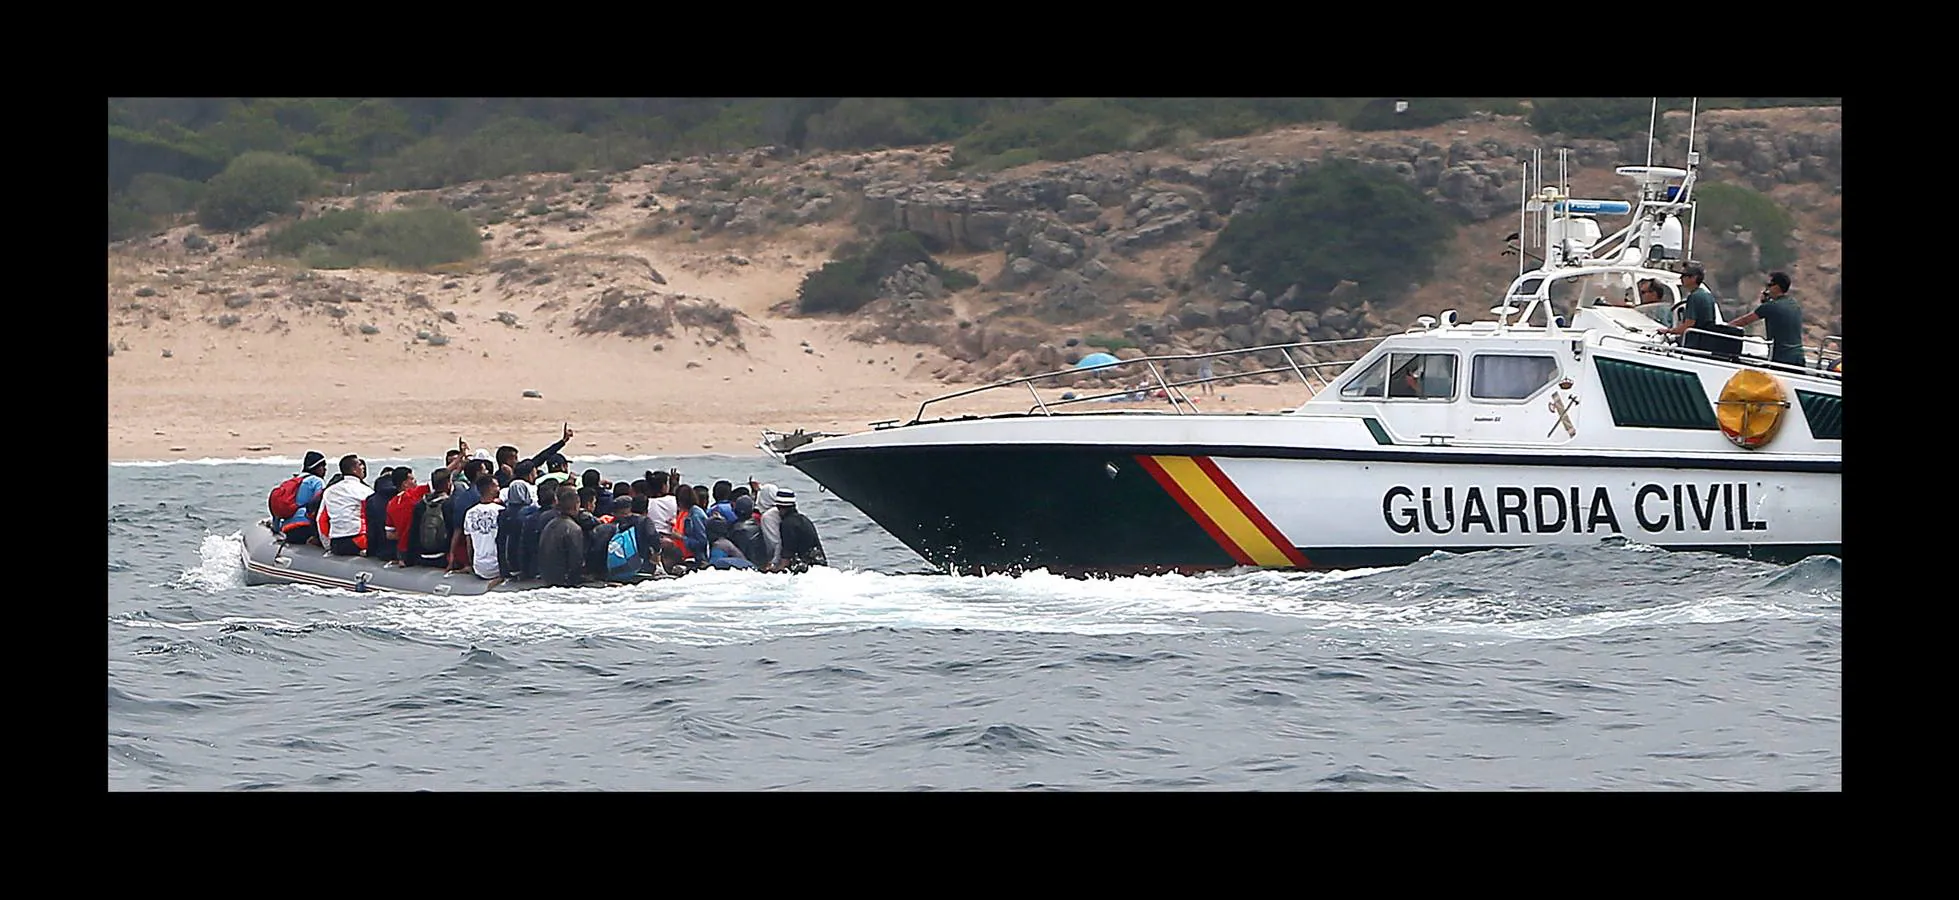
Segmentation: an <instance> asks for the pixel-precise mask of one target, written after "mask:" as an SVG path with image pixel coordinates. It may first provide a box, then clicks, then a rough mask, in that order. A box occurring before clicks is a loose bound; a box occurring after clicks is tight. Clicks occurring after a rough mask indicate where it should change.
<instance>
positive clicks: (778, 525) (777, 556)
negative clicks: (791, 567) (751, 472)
mask: <svg viewBox="0 0 1959 900" xmlns="http://www.w3.org/2000/svg"><path fill="white" fill-rule="evenodd" d="M778 491H780V488H777V487H776V486H775V485H773V484H765V485H762V487H761V488H760V489H759V490H757V491H756V492H755V509H756V510H757V513H756V517H757V518H756V521H758V522H760V523H761V524H762V546H763V549H765V550H767V551H768V558H767V559H764V560H761V561H760V564H761V566H762V567H763V568H765V569H768V570H770V571H774V570H775V567H776V565H777V564H779V563H781V562H782V511H781V510H779V509H777V508H776V506H775V498H776V494H777V492H778Z"/></svg>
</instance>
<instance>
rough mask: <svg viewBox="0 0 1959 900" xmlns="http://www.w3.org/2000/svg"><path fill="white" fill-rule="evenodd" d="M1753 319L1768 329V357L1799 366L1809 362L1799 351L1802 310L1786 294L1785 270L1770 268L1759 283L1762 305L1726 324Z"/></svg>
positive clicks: (1735, 323) (1801, 339)
mask: <svg viewBox="0 0 1959 900" xmlns="http://www.w3.org/2000/svg"><path fill="white" fill-rule="evenodd" d="M1756 319H1760V320H1762V323H1763V325H1762V330H1763V331H1766V332H1767V333H1768V339H1769V360H1770V361H1771V362H1776V363H1780V364H1782V365H1785V366H1796V367H1798V368H1801V367H1803V366H1807V365H1808V364H1809V360H1808V357H1807V356H1806V355H1805V354H1804V353H1803V311H1802V307H1800V306H1797V305H1796V298H1794V297H1791V296H1789V273H1787V272H1771V273H1769V280H1768V283H1766V284H1764V285H1762V305H1760V306H1757V307H1755V311H1754V312H1751V313H1748V314H1746V315H1744V316H1742V317H1741V318H1739V319H1736V320H1734V321H1733V322H1730V323H1728V324H1730V325H1734V326H1736V327H1740V326H1743V325H1747V324H1748V323H1750V322H1753V321H1755V320H1756Z"/></svg>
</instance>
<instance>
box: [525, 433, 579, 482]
mask: <svg viewBox="0 0 1959 900" xmlns="http://www.w3.org/2000/svg"><path fill="white" fill-rule="evenodd" d="M574 433H575V432H573V431H572V430H571V426H569V425H567V426H565V436H564V437H561V438H559V439H558V442H557V443H555V444H552V445H551V446H549V447H546V448H544V449H542V450H539V451H537V454H536V455H535V456H532V457H531V458H530V459H527V460H525V462H528V463H530V464H531V465H533V466H541V465H544V462H543V460H546V459H549V458H550V457H551V454H553V453H556V452H558V451H560V450H563V449H564V448H565V444H568V443H570V442H571V436H572V435H573V434H574ZM540 474H542V473H540Z"/></svg>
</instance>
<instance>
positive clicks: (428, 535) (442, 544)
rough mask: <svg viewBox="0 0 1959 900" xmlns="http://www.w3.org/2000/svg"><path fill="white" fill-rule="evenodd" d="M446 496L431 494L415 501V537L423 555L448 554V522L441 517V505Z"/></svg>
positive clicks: (447, 499) (444, 501) (445, 500)
mask: <svg viewBox="0 0 1959 900" xmlns="http://www.w3.org/2000/svg"><path fill="white" fill-rule="evenodd" d="M448 501H449V498H448V497H447V496H443V497H437V496H435V495H433V494H431V495H429V496H427V497H423V498H422V499H420V500H417V501H415V537H416V541H415V542H416V543H417V544H419V545H421V546H420V550H421V552H423V553H447V552H449V522H448V520H447V519H444V518H443V517H442V506H441V504H443V503H447V502H448Z"/></svg>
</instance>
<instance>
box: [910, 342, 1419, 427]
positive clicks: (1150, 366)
mask: <svg viewBox="0 0 1959 900" xmlns="http://www.w3.org/2000/svg"><path fill="white" fill-rule="evenodd" d="M1384 337H1386V336H1385V335H1377V336H1375V337H1364V338H1342V339H1339V340H1328V341H1298V342H1294V343H1289V344H1265V345H1261V346H1257V347H1240V348H1237V349H1233V350H1214V351H1211V352H1209V353H1172V354H1162V355H1158V356H1139V357H1137V358H1135V359H1121V360H1117V361H1115V362H1110V363H1103V364H1101V365H1095V366H1074V367H1070V368H1066V369H1059V370H1056V371H1053V372H1043V373H1041V374H1038V375H1026V376H1022V377H1020V378H1010V379H1007V380H1005V381H996V382H994V383H992V384H984V385H980V386H979V387H972V388H966V389H964V390H959V391H953V392H951V393H948V394H941V395H939V396H937V397H932V398H930V399H928V400H926V401H924V402H923V403H920V404H918V414H917V415H916V416H913V417H912V420H911V422H910V423H908V424H917V423H919V422H922V421H924V420H925V411H926V409H928V408H930V407H931V406H933V405H934V404H940V403H945V402H948V401H951V400H957V399H959V398H962V397H970V396H973V395H975V394H981V393H986V392H989V391H998V390H1003V389H1010V388H1014V387H1018V386H1025V387H1026V388H1027V392H1028V393H1029V394H1030V395H1032V396H1033V398H1034V403H1033V405H1032V406H1030V407H1028V409H1027V412H1028V414H1029V415H1032V414H1034V413H1037V412H1038V413H1040V414H1042V415H1054V408H1055V407H1057V406H1069V405H1072V404H1077V403H1086V402H1089V401H1092V400H1109V399H1114V398H1120V397H1125V396H1134V395H1135V394H1136V393H1137V392H1138V391H1139V390H1141V391H1144V392H1148V391H1150V390H1152V389H1154V390H1160V391H1162V392H1163V396H1164V398H1165V399H1166V400H1168V401H1169V402H1170V405H1171V408H1172V409H1174V410H1175V411H1176V413H1177V414H1178V415H1183V414H1184V410H1185V408H1186V407H1188V408H1189V409H1191V410H1195V409H1196V408H1197V404H1196V402H1195V401H1193V400H1191V398H1190V396H1189V395H1188V394H1186V393H1184V390H1183V389H1184V388H1186V387H1193V386H1197V385H1204V384H1213V383H1219V382H1228V381H1237V380H1241V379H1246V378H1255V377H1260V376H1265V375H1274V374H1285V373H1291V374H1292V375H1294V376H1296V377H1297V378H1298V379H1299V381H1300V383H1301V384H1304V385H1305V386H1306V387H1308V388H1310V389H1312V390H1313V391H1314V392H1315V393H1317V392H1319V391H1321V390H1324V389H1325V388H1326V386H1327V385H1328V384H1329V383H1331V380H1332V378H1333V377H1335V376H1337V375H1338V374H1339V372H1333V373H1331V374H1330V375H1329V374H1326V373H1323V372H1322V371H1321V370H1323V369H1328V368H1332V367H1336V366H1337V367H1339V368H1340V369H1342V370H1344V369H1345V368H1346V367H1347V366H1350V365H1353V364H1354V363H1355V362H1356V361H1358V360H1359V359H1360V357H1361V356H1363V355H1365V352H1364V351H1365V348H1364V347H1363V348H1361V349H1362V351H1363V352H1361V353H1357V354H1355V355H1354V358H1353V359H1339V360H1321V359H1317V358H1315V357H1316V356H1317V354H1316V353H1315V352H1314V351H1317V350H1320V349H1323V348H1328V347H1351V346H1358V345H1368V346H1371V345H1373V344H1376V343H1379V342H1380V341H1381V340H1383V338H1384ZM1295 351H1305V353H1304V355H1305V356H1306V358H1305V359H1304V360H1301V359H1300V358H1299V357H1298V356H1296V355H1295ZM1262 353H1277V354H1278V355H1279V357H1280V358H1282V359H1284V360H1285V364H1284V365H1278V366H1269V365H1265V364H1261V366H1262V367H1261V368H1257V369H1248V370H1245V371H1241V372H1228V373H1224V374H1212V375H1209V376H1203V375H1199V376H1197V377H1194V378H1184V379H1178V380H1174V381H1173V380H1171V378H1169V377H1166V376H1165V375H1164V370H1165V369H1166V368H1168V367H1169V366H1170V365H1171V364H1174V363H1188V362H1198V363H1201V362H1203V361H1206V360H1212V361H1215V360H1223V359H1231V358H1234V357H1247V356H1256V355H1258V354H1262ZM1135 372H1147V373H1148V374H1149V379H1150V380H1149V381H1148V382H1145V383H1144V385H1143V386H1142V387H1141V388H1138V387H1127V388H1118V389H1114V390H1110V391H1107V392H1104V393H1099V394H1091V395H1088V396H1076V397H1068V398H1066V399H1060V400H1048V399H1045V398H1043V397H1042V396H1041V394H1040V391H1039V390H1038V389H1036V387H1035V385H1036V384H1037V383H1040V382H1052V381H1059V380H1062V379H1067V378H1108V377H1110V376H1113V375H1122V374H1125V373H1135ZM1316 382H1317V384H1316Z"/></svg>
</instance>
